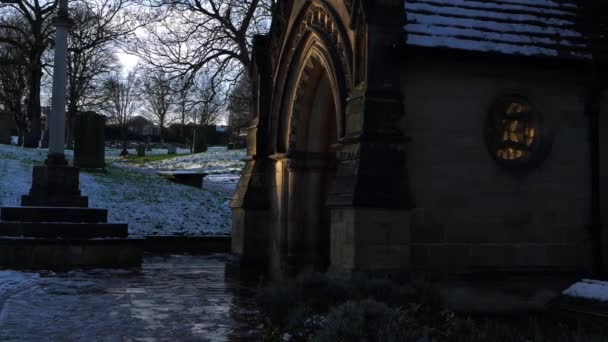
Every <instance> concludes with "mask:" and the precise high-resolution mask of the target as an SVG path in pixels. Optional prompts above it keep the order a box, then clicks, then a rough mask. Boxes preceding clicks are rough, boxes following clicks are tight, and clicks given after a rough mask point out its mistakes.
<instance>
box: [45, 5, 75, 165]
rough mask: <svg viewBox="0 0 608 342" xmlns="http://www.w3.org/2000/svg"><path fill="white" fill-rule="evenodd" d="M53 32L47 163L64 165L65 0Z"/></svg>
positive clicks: (67, 20)
mask: <svg viewBox="0 0 608 342" xmlns="http://www.w3.org/2000/svg"><path fill="white" fill-rule="evenodd" d="M53 23H54V24H55V27H56V32H55V58H54V63H55V64H54V69H53V91H52V105H51V113H50V115H49V118H48V127H49V134H50V137H49V156H48V160H47V163H49V164H63V165H65V164H66V162H65V156H64V149H65V104H66V78H67V55H68V31H69V28H70V26H71V25H72V23H71V20H70V18H69V17H68V5H67V0H61V1H60V3H59V13H58V15H57V17H56V18H55V19H54V20H53Z"/></svg>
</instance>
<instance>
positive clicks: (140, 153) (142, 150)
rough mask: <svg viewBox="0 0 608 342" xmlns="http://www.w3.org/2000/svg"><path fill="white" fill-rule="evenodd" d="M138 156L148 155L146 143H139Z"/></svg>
mask: <svg viewBox="0 0 608 342" xmlns="http://www.w3.org/2000/svg"><path fill="white" fill-rule="evenodd" d="M137 156H138V157H145V156H146V145H144V144H139V145H137Z"/></svg>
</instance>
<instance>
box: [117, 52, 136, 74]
mask: <svg viewBox="0 0 608 342" xmlns="http://www.w3.org/2000/svg"><path fill="white" fill-rule="evenodd" d="M116 57H118V61H119V62H120V64H122V66H123V67H124V68H125V70H124V71H128V70H131V69H133V67H134V66H135V64H137V62H138V61H139V57H137V56H133V55H129V54H128V53H124V52H117V53H116Z"/></svg>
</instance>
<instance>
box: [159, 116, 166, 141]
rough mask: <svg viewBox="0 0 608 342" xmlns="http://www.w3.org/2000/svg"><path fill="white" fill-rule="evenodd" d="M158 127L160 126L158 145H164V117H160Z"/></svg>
mask: <svg viewBox="0 0 608 342" xmlns="http://www.w3.org/2000/svg"><path fill="white" fill-rule="evenodd" d="M159 125H160V133H159V134H160V143H161V144H164V143H165V135H164V134H163V130H164V128H165V118H164V117H162V116H161V117H160V120H159Z"/></svg>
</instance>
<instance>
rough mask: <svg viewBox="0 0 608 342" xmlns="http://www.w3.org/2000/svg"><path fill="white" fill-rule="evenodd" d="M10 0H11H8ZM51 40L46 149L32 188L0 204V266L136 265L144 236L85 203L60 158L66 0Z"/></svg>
mask: <svg viewBox="0 0 608 342" xmlns="http://www.w3.org/2000/svg"><path fill="white" fill-rule="evenodd" d="M5 1H6V0H5ZM8 1H14V0H8ZM53 23H54V24H55V27H56V28H57V33H56V42H55V66H54V74H53V93H52V96H53V99H52V109H51V113H50V114H49V118H48V126H49V133H50V134H49V135H50V139H49V153H48V157H47V159H46V161H45V165H41V166H34V171H33V177H32V188H31V190H30V192H29V194H27V195H24V196H22V198H21V205H22V206H21V207H15V208H11V207H3V208H0V251H2V253H0V267H11V268H27V269H36V268H43V269H60V270H65V269H71V268H82V267H94V268H98V267H110V268H114V267H120V268H122V267H137V266H139V265H140V264H141V260H142V254H143V239H141V238H131V237H129V231H128V226H127V224H125V223H108V211H107V210H106V209H100V208H89V207H88V205H89V203H88V202H89V201H88V197H86V196H81V193H80V187H79V170H78V168H76V167H73V166H69V165H68V162H67V160H66V158H65V154H64V149H65V107H66V78H67V53H68V31H69V28H70V26H71V25H72V20H70V18H69V16H68V0H60V3H59V11H58V14H57V17H56V18H55V19H54V20H53Z"/></svg>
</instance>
